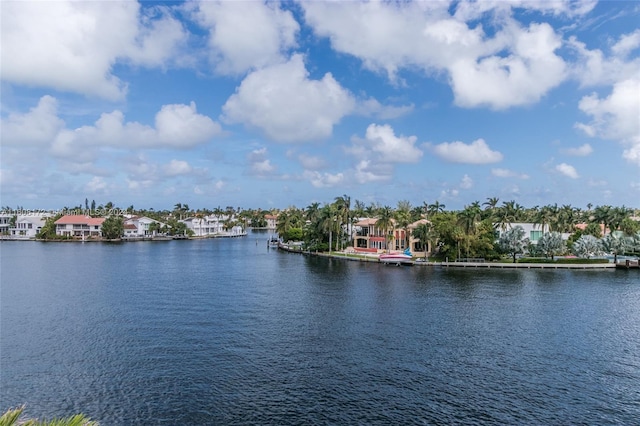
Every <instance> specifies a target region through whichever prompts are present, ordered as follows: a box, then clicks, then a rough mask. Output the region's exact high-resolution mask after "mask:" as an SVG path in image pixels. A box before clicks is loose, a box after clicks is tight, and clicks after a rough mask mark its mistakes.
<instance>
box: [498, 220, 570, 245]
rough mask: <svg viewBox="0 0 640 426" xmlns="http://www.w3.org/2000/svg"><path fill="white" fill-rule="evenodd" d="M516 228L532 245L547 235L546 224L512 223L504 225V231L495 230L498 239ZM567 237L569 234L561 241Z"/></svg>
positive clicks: (547, 227)
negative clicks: (522, 232)
mask: <svg viewBox="0 0 640 426" xmlns="http://www.w3.org/2000/svg"><path fill="white" fill-rule="evenodd" d="M494 226H496V225H494ZM516 226H519V227H521V228H522V229H523V230H524V235H525V238H528V239H529V242H531V243H533V244H536V243H537V242H538V240H539V239H540V238H542V236H543V235H544V234H547V233H548V232H549V225H548V224H544V225H541V224H539V223H526V222H514V223H508V224H506V227H505V228H504V229H502V228H501V227H499V226H496V229H497V231H498V233H499V235H498V237H500V236H502V235H503V234H504V233H505V232H507V231H509V230H510V229H513V228H515V227H516ZM568 236H569V234H566V235H563V239H564V240H566V239H567V237H568Z"/></svg>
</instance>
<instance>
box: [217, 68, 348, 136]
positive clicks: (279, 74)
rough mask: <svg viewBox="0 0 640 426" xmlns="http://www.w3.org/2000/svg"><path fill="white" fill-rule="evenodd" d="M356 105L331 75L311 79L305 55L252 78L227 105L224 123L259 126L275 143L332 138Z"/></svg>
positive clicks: (267, 69) (244, 82)
mask: <svg viewBox="0 0 640 426" xmlns="http://www.w3.org/2000/svg"><path fill="white" fill-rule="evenodd" d="M355 102H356V101H355V99H354V97H353V96H352V95H351V93H350V92H349V91H347V90H345V89H344V88H342V86H340V84H339V83H338V82H337V81H336V80H335V79H334V78H333V76H332V75H331V74H330V73H327V74H325V75H324V77H323V78H322V79H321V80H311V79H309V73H308V71H307V70H306V68H305V65H304V62H303V58H302V56H301V55H294V56H293V57H292V58H291V59H290V60H289V61H288V62H286V63H283V64H278V65H274V66H272V67H268V68H264V69H261V70H258V71H254V72H253V73H251V74H249V75H248V76H247V77H246V78H245V79H244V81H243V82H242V83H241V84H240V86H239V87H238V88H237V89H236V93H235V94H233V95H232V96H231V97H230V98H229V99H228V100H227V102H226V103H225V104H224V106H223V107H222V109H223V116H222V119H223V121H225V122H227V123H243V124H245V125H247V126H249V127H254V128H258V129H260V130H262V131H263V132H264V133H265V135H266V136H267V137H269V138H270V139H272V140H274V141H278V142H303V141H309V140H317V139H322V138H326V137H329V136H331V134H332V131H333V126H335V125H336V124H337V123H338V122H339V121H340V120H341V119H342V117H344V116H345V115H347V114H349V113H351V112H352V111H353V109H354V107H355Z"/></svg>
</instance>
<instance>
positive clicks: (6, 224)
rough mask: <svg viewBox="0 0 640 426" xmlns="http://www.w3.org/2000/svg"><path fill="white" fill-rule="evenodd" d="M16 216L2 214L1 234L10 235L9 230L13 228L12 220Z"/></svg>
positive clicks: (0, 214) (0, 220) (0, 217)
mask: <svg viewBox="0 0 640 426" xmlns="http://www.w3.org/2000/svg"><path fill="white" fill-rule="evenodd" d="M14 216H15V215H13V214H9V213H0V234H1V235H9V228H10V227H11V219H12V218H13V217H14Z"/></svg>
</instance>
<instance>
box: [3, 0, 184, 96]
mask: <svg viewBox="0 0 640 426" xmlns="http://www.w3.org/2000/svg"><path fill="white" fill-rule="evenodd" d="M152 9H153V12H151V13H150V14H149V15H145V14H144V13H143V12H142V9H141V6H140V4H139V3H138V2H129V1H117V2H101V1H98V2H81V1H67V0H60V1H55V2H53V1H52V2H29V1H25V2H19V1H15V2H13V1H12V2H3V3H2V8H1V9H0V13H1V15H2V16H1V19H2V26H1V37H2V51H1V53H0V55H1V61H0V63H1V64H2V65H1V67H2V68H1V70H2V73H1V74H2V80H4V81H8V82H11V83H16V84H22V85H28V86H40V87H51V88H54V89H57V90H61V91H71V92H75V93H81V94H85V95H93V96H99V97H103V98H106V99H110V100H119V99H122V98H123V97H124V96H125V95H126V92H127V84H126V82H123V81H122V80H120V79H119V78H118V77H117V76H116V75H115V74H114V73H113V68H114V65H115V64H116V63H118V62H131V63H133V64H137V65H144V66H164V65H166V64H167V63H168V62H170V60H171V59H172V58H173V57H174V56H175V55H177V54H178V52H179V47H180V46H181V45H182V44H183V43H185V42H186V39H187V33H186V30H184V29H183V27H182V24H181V23H180V22H179V21H177V20H175V19H174V18H172V17H170V16H169V15H168V14H167V13H158V11H166V10H167V9H166V8H162V7H160V8H152ZM154 15H159V16H160V17H156V16H154Z"/></svg>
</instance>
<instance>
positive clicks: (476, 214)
mask: <svg viewBox="0 0 640 426" xmlns="http://www.w3.org/2000/svg"><path fill="white" fill-rule="evenodd" d="M481 214H482V210H481V209H480V204H479V203H478V202H477V201H476V202H475V203H472V204H471V205H469V206H465V208H464V210H463V211H461V212H459V213H458V224H459V225H460V226H462V229H463V231H464V233H465V237H466V238H465V239H466V241H467V244H466V250H467V256H469V244H470V242H471V238H472V237H474V236H475V235H476V229H477V225H478V223H479V222H480V215H481Z"/></svg>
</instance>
